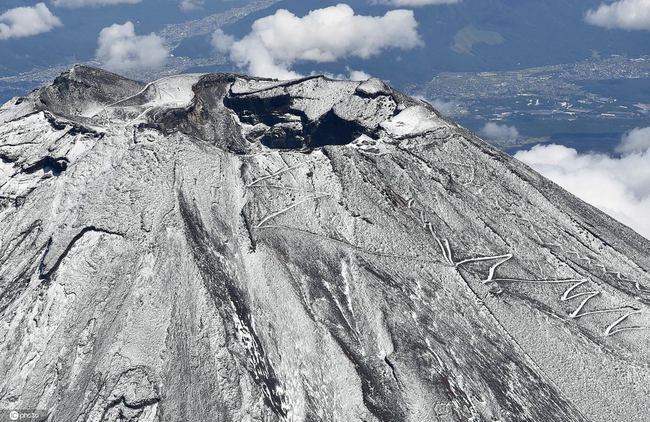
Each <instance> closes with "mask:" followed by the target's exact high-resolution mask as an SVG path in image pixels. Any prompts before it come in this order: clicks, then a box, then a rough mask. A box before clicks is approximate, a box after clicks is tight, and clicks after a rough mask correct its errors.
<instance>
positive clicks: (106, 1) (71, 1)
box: [52, 0, 142, 8]
mask: <svg viewBox="0 0 650 422" xmlns="http://www.w3.org/2000/svg"><path fill="white" fill-rule="evenodd" d="M141 1H142V0H53V1H52V3H53V4H54V5H55V6H61V7H69V8H75V7H86V6H112V5H115V4H136V3H140V2H141Z"/></svg>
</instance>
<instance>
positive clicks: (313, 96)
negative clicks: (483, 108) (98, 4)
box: [0, 67, 650, 422]
mask: <svg viewBox="0 0 650 422" xmlns="http://www.w3.org/2000/svg"><path fill="white" fill-rule="evenodd" d="M0 157H1V159H2V160H1V161H0V318H1V319H0V345H1V347H0V408H2V409H40V410H42V411H43V412H44V413H45V414H47V415H49V416H48V420H51V421H65V422H69V421H118V420H119V421H140V422H144V421H149V422H150V421H555V422H558V421H587V420H589V421H603V422H604V421H647V420H648V419H647V418H648V408H649V407H648V406H649V404H648V397H650V369H649V363H650V336H649V331H648V327H650V277H649V275H648V270H649V269H650V254H649V253H650V242H648V241H646V240H645V239H643V238H641V237H640V236H638V235H637V234H636V233H634V232H633V231H631V230H630V229H628V228H626V227H624V226H622V225H621V224H619V223H617V222H615V221H613V220H612V219H610V218H609V217H607V216H606V215H604V214H602V213H601V212H599V211H597V210H595V209H594V208H592V207H590V206H588V205H586V204H584V203H583V202H581V201H579V200H578V199H576V198H574V197H573V196H571V195H570V194H568V193H567V192H565V191H564V190H562V189H560V188H559V187H558V186H556V185H554V184H553V183H551V182H549V181H547V180H546V179H544V178H542V177H541V176H539V175H538V174H537V173H535V172H533V171H531V170H530V169H529V168H527V167H526V166H524V165H523V164H521V163H519V162H517V161H516V160H514V159H513V158H511V157H509V156H507V155H505V154H503V153H501V152H499V151H497V150H495V149H494V148H493V147H491V146H489V145H488V144H486V143H484V142H483V141H481V140H480V139H478V138H476V137H475V136H474V135H472V134H470V133H468V132H467V131H466V130H464V129H463V128H461V127H459V126H457V125H455V124H453V123H450V122H448V121H446V120H444V119H443V118H441V117H440V116H439V114H438V113H437V112H436V111H435V110H433V109H432V108H431V107H430V106H429V105H428V104H426V103H423V102H421V101H418V100H414V99H411V98H408V97H406V96H404V95H402V94H400V93H398V92H395V91H394V90H392V89H390V88H389V87H387V86H386V85H385V84H383V83H382V82H380V81H377V80H370V81H367V82H363V83H354V82H342V81H333V80H330V79H327V78H324V77H311V78H306V79H302V80H296V81H290V82H278V81H273V80H262V79H253V78H248V77H244V76H238V75H229V74H212V75H182V76H174V77H169V78H165V79H162V80H159V81H156V82H153V83H150V84H147V85H142V84H140V83H137V82H133V81H129V80H125V79H123V78H120V77H118V76H116V75H112V74H109V73H106V72H103V71H100V70H96V69H89V68H84V67H76V68H75V69H73V70H72V71H70V72H68V73H66V74H64V75H62V76H61V77H59V78H58V79H57V80H56V81H55V82H54V84H53V85H52V86H49V87H45V88H43V89H41V90H38V91H35V92H33V93H31V94H29V95H28V96H26V97H23V98H18V99H15V100H12V101H11V102H9V103H7V104H5V105H4V106H3V107H2V108H1V109H0Z"/></svg>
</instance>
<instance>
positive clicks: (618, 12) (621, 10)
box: [585, 0, 650, 31]
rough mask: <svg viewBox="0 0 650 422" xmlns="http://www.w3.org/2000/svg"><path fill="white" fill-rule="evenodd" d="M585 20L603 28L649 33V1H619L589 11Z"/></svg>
mask: <svg viewBox="0 0 650 422" xmlns="http://www.w3.org/2000/svg"><path fill="white" fill-rule="evenodd" d="M585 20H586V21H587V22H588V23H590V24H592V25H596V26H602V27H604V28H609V29H612V28H619V29H627V30H647V31H650V0H619V1H616V2H614V3H611V4H601V5H600V6H599V7H598V8H597V9H596V10H589V11H588V12H587V15H586V17H585Z"/></svg>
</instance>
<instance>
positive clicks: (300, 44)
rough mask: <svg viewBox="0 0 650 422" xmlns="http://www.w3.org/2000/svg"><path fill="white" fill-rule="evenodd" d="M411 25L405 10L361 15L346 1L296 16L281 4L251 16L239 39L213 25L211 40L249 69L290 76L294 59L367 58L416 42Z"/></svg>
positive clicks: (412, 20)
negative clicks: (249, 25) (258, 16)
mask: <svg viewBox="0 0 650 422" xmlns="http://www.w3.org/2000/svg"><path fill="white" fill-rule="evenodd" d="M417 26H418V23H417V21H416V20H415V17H414V15H413V12H412V11H410V10H392V11H389V12H387V13H386V14H385V15H384V16H376V17H375V16H362V15H356V14H355V13H354V10H353V9H352V8H351V7H350V6H348V5H346V4H339V5H337V6H332V7H326V8H323V9H317V10H312V11H311V12H309V14H307V15H306V16H304V17H298V16H296V15H294V14H293V13H291V12H289V11H288V10H284V9H282V10H278V11H277V12H276V13H275V14H273V15H271V16H267V17H264V18H261V19H258V20H257V21H255V22H254V23H253V26H252V29H251V32H250V33H249V34H248V35H246V36H245V37H244V38H242V39H241V40H235V39H234V38H233V37H231V36H229V35H226V34H224V33H223V32H222V31H220V30H218V31H217V32H215V33H214V36H213V38H212V45H213V46H214V47H215V49H216V50H217V51H219V52H221V53H224V54H229V56H230V59H231V60H232V61H233V62H234V63H235V64H237V65H238V66H239V67H242V68H246V69H247V71H248V72H249V73H250V74H252V75H255V76H266V77H274V78H278V79H292V78H297V77H299V76H300V75H299V74H298V73H296V72H294V71H292V70H291V67H292V66H293V65H294V64H295V63H296V62H298V61H311V62H317V63H325V62H334V61H336V60H338V59H340V58H345V57H359V58H362V59H367V58H370V57H372V56H376V55H378V54H379V53H381V52H382V51H384V50H386V49H391V48H397V49H403V50H406V49H411V48H415V47H417V46H420V45H422V40H421V39H420V36H419V35H418V32H417Z"/></svg>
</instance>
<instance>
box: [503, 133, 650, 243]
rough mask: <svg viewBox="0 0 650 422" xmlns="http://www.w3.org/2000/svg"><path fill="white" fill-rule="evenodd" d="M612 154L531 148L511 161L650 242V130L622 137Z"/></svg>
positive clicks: (568, 149) (516, 155)
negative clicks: (529, 168) (518, 161)
mask: <svg viewBox="0 0 650 422" xmlns="http://www.w3.org/2000/svg"><path fill="white" fill-rule="evenodd" d="M617 150H618V151H620V152H621V153H622V155H621V156H620V157H610V156H608V155H605V154H595V153H588V154H579V153H578V152H577V151H576V150H575V149H573V148H567V147H565V146H562V145H554V144H551V145H536V146H534V147H533V148H531V149H530V150H528V151H519V152H517V153H516V154H515V158H517V159H519V160H521V161H523V162H524V163H526V164H528V165H529V166H531V167H532V168H533V169H535V170H537V171H538V172H540V173H541V174H543V175H544V176H546V177H548V178H549V179H551V180H553V181H554V182H555V183H557V184H559V185H560V186H562V187H563V188H565V189H566V190H568V191H569V192H571V193H573V194H574V195H576V196H577V197H579V198H580V199H582V200H583V201H585V202H588V203H590V204H591V205H593V206H595V207H597V208H599V209H600V210H602V211H604V212H606V213H607V214H609V215H611V216H612V217H614V218H615V219H617V220H619V221H620V222H622V223H624V224H626V225H627V226H629V227H631V228H632V229H634V230H636V231H637V232H638V233H640V234H641V235H643V236H645V237H646V238H648V239H650V127H647V128H643V129H634V130H632V131H630V132H629V133H627V134H626V135H625V136H623V139H622V141H621V144H620V145H619V147H618V149H617Z"/></svg>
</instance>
